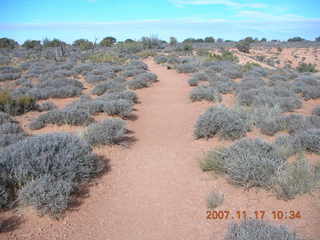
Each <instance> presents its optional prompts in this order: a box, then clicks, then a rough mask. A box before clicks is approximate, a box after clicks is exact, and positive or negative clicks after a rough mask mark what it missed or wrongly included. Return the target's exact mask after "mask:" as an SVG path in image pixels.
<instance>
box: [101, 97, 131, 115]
mask: <svg viewBox="0 0 320 240" xmlns="http://www.w3.org/2000/svg"><path fill="white" fill-rule="evenodd" d="M132 107H133V103H132V102H131V101H128V100H125V99H118V100H110V101H108V102H106V103H105V104H104V105H103V108H102V109H103V112H105V113H107V114H109V115H110V116H114V115H118V116H120V117H128V116H130V114H131V112H132V110H133V109H132Z"/></svg>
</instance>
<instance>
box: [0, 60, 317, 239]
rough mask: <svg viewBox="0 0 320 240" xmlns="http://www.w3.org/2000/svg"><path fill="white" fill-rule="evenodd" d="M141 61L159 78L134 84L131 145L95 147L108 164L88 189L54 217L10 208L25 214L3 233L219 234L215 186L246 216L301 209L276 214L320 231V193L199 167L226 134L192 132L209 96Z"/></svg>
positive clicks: (310, 233) (222, 228) (307, 233)
mask: <svg viewBox="0 0 320 240" xmlns="http://www.w3.org/2000/svg"><path fill="white" fill-rule="evenodd" d="M146 63H147V64H148V65H149V67H150V70H151V71H153V72H154V73H156V74H157V75H158V77H159V80H160V82H159V83H156V84H155V85H154V86H153V87H152V88H147V89H143V90H139V91H137V93H138V95H139V98H140V101H141V104H138V105H136V106H135V107H136V109H137V111H136V112H135V114H136V115H137V119H136V120H134V121H129V122H128V129H129V130H131V131H132V134H133V136H134V137H135V138H136V142H134V143H132V145H131V146H130V147H129V148H124V147H121V146H113V147H100V148H97V149H95V151H96V152H97V153H99V154H103V155H104V156H106V157H107V158H109V159H111V161H110V164H111V171H110V172H109V173H107V174H105V175H104V176H103V177H101V178H99V179H97V180H96V183H95V184H92V185H93V186H91V188H90V189H89V195H90V196H89V197H87V198H83V199H82V204H80V205H79V206H77V207H74V209H72V210H71V211H68V212H67V214H66V217H65V218H64V219H62V220H60V221H56V220H52V219H49V218H48V217H41V218H40V217H38V216H36V214H35V213H34V211H30V210H24V211H23V212H20V211H19V212H17V213H16V214H17V215H19V214H23V217H22V220H23V222H22V223H21V224H20V225H19V226H17V229H16V230H14V231H11V232H8V233H3V234H2V235H1V236H0V237H1V239H19V240H22V239H24V240H29V239H30V240H31V239H32V240H40V239H41V240H46V239H50V240H51V239H59V240H61V239H68V240H73V239H74V240H76V239H77V240H78V239H86V240H91V239H92V240H93V239H94V240H127V239H131V240H160V239H161V240H162V239H176V240H180V239H181V240H194V239H197V240H205V239H206V240H207V239H215V240H219V239H223V235H224V233H225V232H226V230H227V225H228V224H229V223H230V222H231V221H233V220H232V219H231V218H230V219H228V220H219V219H218V220H207V219H206V216H207V214H206V211H207V206H206V199H207V196H208V194H209V193H210V191H213V190H214V191H219V192H221V193H223V194H224V197H225V200H224V203H223V204H222V206H220V207H219V209H217V210H228V211H233V213H235V211H247V214H248V215H250V216H253V215H252V214H253V211H256V210H265V211H267V213H266V217H265V219H267V220H272V214H271V211H273V210H282V211H289V210H294V211H300V213H301V215H302V218H301V219H296V220H289V219H286V220H281V221H279V220H277V221H275V222H277V223H283V224H285V225H288V227H289V228H290V229H295V230H296V231H298V233H299V234H303V235H304V237H314V238H318V237H320V229H319V227H318V225H319V224H320V218H319V216H320V206H319V196H318V195H319V194H315V195H314V196H311V195H304V196H301V197H297V198H296V199H295V200H291V201H287V202H286V201H282V200H277V199H276V198H275V196H274V195H273V194H272V193H270V192H265V191H263V190H255V189H252V190H250V191H244V190H243V188H240V187H235V186H232V185H230V184H229V183H228V182H227V181H226V180H225V178H224V177H221V176H215V175H212V174H207V173H203V172H201V170H200V168H199V159H200V158H201V157H202V156H203V154H204V153H205V152H206V151H207V150H208V149H211V148H213V147H217V146H226V145H229V144H231V142H229V141H221V140H218V139H217V138H213V139H210V140H209V141H206V140H195V139H194V138H193V126H194V124H195V121H196V120H197V118H198V117H199V115H200V114H201V113H202V112H203V111H205V109H206V108H207V107H208V106H209V105H210V104H208V103H205V102H200V103H191V101H190V100H189V92H190V89H191V88H190V87H189V86H188V84H187V81H186V80H187V79H188V75H185V74H178V73H176V72H175V71H174V70H167V69H165V68H164V67H162V66H160V65H157V64H155V63H153V62H152V61H151V60H147V61H146ZM224 99H225V101H226V103H225V104H226V105H227V106H231V105H232V104H233V101H234V100H233V99H232V96H226V97H225V98H224ZM250 137H254V135H253V136H252V135H251V136H250ZM318 161H319V157H318ZM10 214H12V213H8V215H10ZM273 221H274V220H273Z"/></svg>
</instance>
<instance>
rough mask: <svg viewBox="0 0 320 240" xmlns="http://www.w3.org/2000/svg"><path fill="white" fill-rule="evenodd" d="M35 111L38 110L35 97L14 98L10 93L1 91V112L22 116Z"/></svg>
mask: <svg viewBox="0 0 320 240" xmlns="http://www.w3.org/2000/svg"><path fill="white" fill-rule="evenodd" d="M34 109H36V100H35V99H34V98H33V97H29V96H21V97H17V98H13V97H11V95H10V94H9V93H8V92H1V91H0V111H3V112H6V113H9V114H10V115H21V114H23V113H25V112H29V111H31V110H34Z"/></svg>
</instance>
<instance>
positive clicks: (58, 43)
mask: <svg viewBox="0 0 320 240" xmlns="http://www.w3.org/2000/svg"><path fill="white" fill-rule="evenodd" d="M42 44H43V46H44V47H63V46H65V45H67V44H66V43H65V42H64V41H61V40H59V39H57V38H54V39H53V40H49V39H48V38H45V39H44V40H43V42H42Z"/></svg>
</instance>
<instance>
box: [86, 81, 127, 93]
mask: <svg viewBox="0 0 320 240" xmlns="http://www.w3.org/2000/svg"><path fill="white" fill-rule="evenodd" d="M124 90H125V86H124V84H123V83H121V82H117V81H107V82H102V83H100V84H98V85H96V86H95V87H94V88H93V90H92V94H95V95H98V96H100V95H102V94H104V93H105V92H119V91H124Z"/></svg>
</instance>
